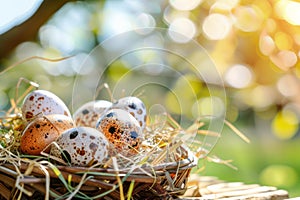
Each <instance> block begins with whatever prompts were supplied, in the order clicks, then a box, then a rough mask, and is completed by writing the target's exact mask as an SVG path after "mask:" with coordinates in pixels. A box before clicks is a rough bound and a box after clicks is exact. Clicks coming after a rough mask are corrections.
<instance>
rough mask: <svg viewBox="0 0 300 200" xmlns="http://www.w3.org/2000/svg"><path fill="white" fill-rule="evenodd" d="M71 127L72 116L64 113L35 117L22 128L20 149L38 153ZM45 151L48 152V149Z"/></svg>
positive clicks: (25, 151)
mask: <svg viewBox="0 0 300 200" xmlns="http://www.w3.org/2000/svg"><path fill="white" fill-rule="evenodd" d="M73 127H74V122H73V120H72V118H71V117H68V116H65V115H60V114H53V115H47V116H46V115H45V116H43V117H37V118H35V119H34V120H32V121H31V122H30V123H29V124H28V125H27V126H26V128H25V129H24V131H23V133H22V137H21V139H20V150H21V151H22V152H23V153H25V154H30V155H40V153H41V152H42V151H43V150H45V148H46V147H47V146H48V145H50V144H51V143H52V142H53V141H55V140H56V138H58V137H59V135H60V134H61V133H62V132H63V131H65V130H67V129H69V128H73ZM45 152H49V149H47V150H45Z"/></svg>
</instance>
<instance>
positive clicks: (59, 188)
mask: <svg viewBox="0 0 300 200" xmlns="http://www.w3.org/2000/svg"><path fill="white" fill-rule="evenodd" d="M166 116H167V118H168V120H167V123H166V124H165V125H164V126H163V128H162V127H161V124H157V123H154V124H152V126H147V127H146V130H145V136H146V140H145V142H144V143H143V146H142V150H141V152H140V153H139V154H137V155H135V156H132V157H125V156H122V155H121V154H118V155H116V156H115V157H111V158H110V159H109V160H108V161H107V162H106V164H104V165H99V164H98V165H97V164H95V165H93V166H89V167H78V166H70V165H67V164H66V163H64V162H63V161H61V162H59V160H58V159H55V158H54V159H53V157H51V155H49V154H46V153H42V156H29V155H22V154H21V153H20V152H19V150H18V146H19V139H20V136H21V134H22V130H23V129H24V127H25V125H26V124H25V122H24V121H23V120H22V116H21V115H20V114H13V115H9V116H7V115H6V117H3V118H2V119H1V121H0V126H1V127H0V128H1V135H0V136H1V137H0V139H1V141H0V142H1V145H0V148H1V150H0V199H20V198H21V197H22V199H125V198H126V199H150V198H151V199H173V198H175V197H177V196H179V195H182V194H184V193H185V191H186V189H187V180H188V177H189V175H190V173H191V170H192V168H193V167H195V166H196V165H197V158H196V157H195V154H194V152H191V151H190V149H189V148H188V147H186V145H185V144H184V142H183V141H181V140H179V139H178V138H179V137H178V135H180V134H186V133H185V132H183V130H182V129H181V128H180V127H179V125H178V124H176V122H175V121H174V120H173V119H171V118H170V116H168V115H166ZM158 121H159V120H158Z"/></svg>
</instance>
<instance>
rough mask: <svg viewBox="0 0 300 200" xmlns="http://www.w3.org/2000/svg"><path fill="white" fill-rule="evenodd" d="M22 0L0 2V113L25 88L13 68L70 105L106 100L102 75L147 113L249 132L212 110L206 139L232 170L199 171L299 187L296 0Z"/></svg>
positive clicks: (202, 166) (205, 164) (299, 23)
mask: <svg viewBox="0 0 300 200" xmlns="http://www.w3.org/2000/svg"><path fill="white" fill-rule="evenodd" d="M23 2H25V3H24V5H22V4H23V3H21V4H19V3H16V2H15V1H2V2H1V3H0V70H1V71H2V72H0V110H2V111H3V112H2V113H1V114H2V115H3V114H4V113H5V111H6V110H8V109H9V108H10V107H11V102H12V101H11V99H14V98H16V95H19V96H21V95H22V93H24V91H25V90H26V89H27V88H28V87H29V83H28V82H26V81H23V82H21V83H20V84H18V81H19V79H20V78H24V79H27V80H30V81H33V82H35V83H38V84H39V86H40V88H41V89H46V90H50V91H52V92H54V93H55V94H57V96H59V97H61V98H62V99H63V100H64V101H65V102H66V103H67V105H68V106H69V108H70V110H71V111H74V110H76V109H77V108H78V107H79V106H80V105H81V104H83V103H85V102H87V101H88V100H91V99H95V98H97V99H108V100H110V99H111V95H110V93H109V92H107V91H106V90H105V89H103V88H102V85H103V84H104V83H107V84H108V85H109V86H110V89H111V91H112V94H113V97H114V98H119V97H122V96H124V95H136V96H139V97H140V98H141V99H142V100H143V101H144V102H145V104H146V105H147V108H148V110H149V113H150V116H151V114H153V115H154V114H159V113H163V112H168V113H170V114H171V115H172V116H173V117H174V119H176V120H178V121H179V122H180V125H182V126H183V127H184V128H186V127H187V126H189V125H190V124H191V123H192V122H193V121H194V120H195V119H197V118H198V117H203V116H217V117H220V118H221V120H222V118H224V119H226V120H228V121H229V122H231V123H232V124H234V126H235V127H237V128H238V129H239V130H240V131H241V132H243V133H244V134H245V135H246V136H247V137H248V138H249V139H250V141H251V142H250V143H249V144H247V143H245V142H244V141H243V140H241V139H240V138H239V137H238V136H237V135H236V134H235V133H234V132H233V131H232V130H230V129H229V128H228V127H227V126H226V125H224V123H221V124H220V121H219V122H218V123H217V124H216V126H217V127H212V128H211V129H212V130H213V131H217V132H220V133H221V137H219V138H207V141H208V142H211V143H212V144H211V147H210V150H211V152H210V154H209V155H218V156H219V157H220V158H222V159H224V160H233V162H232V163H231V164H232V165H233V166H235V167H236V168H237V169H232V168H230V167H228V166H227V165H224V164H216V163H212V162H209V161H208V160H205V159H204V160H202V161H200V162H199V167H198V168H197V169H196V171H197V172H199V173H200V174H202V175H208V176H217V177H218V178H220V179H223V180H228V181H241V182H246V183H259V184H263V185H272V186H276V187H278V188H282V189H286V190H288V191H289V194H290V196H291V197H295V196H300V158H299V157H298V156H299V153H300V137H299V119H300V92H299V91H300V62H299V59H300V12H299V10H300V2H299V1H296V0H294V1H293V0H169V1H168V0H152V1H147V0H106V1H104V0H103V1H102V0H98V1H96V0H93V1H66V0H64V1H60V3H56V4H55V3H53V1H50V0H44V1H41V0H26V1H25V0H24V1H23ZM9 4H11V5H13V6H11V5H9ZM25 5H26V6H25ZM25 7H28V8H26V9H25ZM22 8H23V11H22ZM45 9H46V10H48V12H44V11H45ZM22 12H24V13H22ZM1 13H2V14H1ZM17 13H19V14H20V15H19V16H10V17H15V18H14V19H13V20H6V17H7V18H8V16H9V15H12V14H14V15H17ZM2 20H3V22H2ZM29 58H32V59H29ZM40 58H45V59H40ZM61 58H64V59H61ZM22 61H24V62H22ZM101 88H102V89H101ZM17 103H21V102H17ZM222 122H223V121H222ZM212 126H213V124H212Z"/></svg>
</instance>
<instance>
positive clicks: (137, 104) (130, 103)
mask: <svg viewBox="0 0 300 200" xmlns="http://www.w3.org/2000/svg"><path fill="white" fill-rule="evenodd" d="M113 108H119V109H123V110H126V111H127V112H129V113H130V114H131V115H132V116H133V117H134V118H135V119H136V120H137V121H138V122H139V124H140V126H141V128H142V130H143V129H144V128H145V126H146V120H147V111H146V107H145V105H144V103H143V102H142V100H140V99H139V98H137V97H132V96H129V97H124V98H121V99H119V100H118V101H117V102H116V103H114V105H113Z"/></svg>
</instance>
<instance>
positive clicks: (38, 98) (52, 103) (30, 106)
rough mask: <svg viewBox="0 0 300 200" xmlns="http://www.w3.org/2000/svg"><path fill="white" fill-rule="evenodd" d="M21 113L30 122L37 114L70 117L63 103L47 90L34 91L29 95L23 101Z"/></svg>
mask: <svg viewBox="0 0 300 200" xmlns="http://www.w3.org/2000/svg"><path fill="white" fill-rule="evenodd" d="M22 113H23V115H24V118H25V119H26V120H27V121H31V120H32V119H34V118H35V117H37V116H38V115H39V114H40V115H50V114H62V115H66V116H69V117H71V114H70V111H69V109H68V107H67V106H66V105H65V103H64V102H63V101H62V100H61V99H60V98H59V97H58V96H56V95H55V94H53V93H52V92H49V91H47V90H35V91H32V92H31V93H29V94H28V95H27V96H26V97H25V99H24V101H23V105H22Z"/></svg>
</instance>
